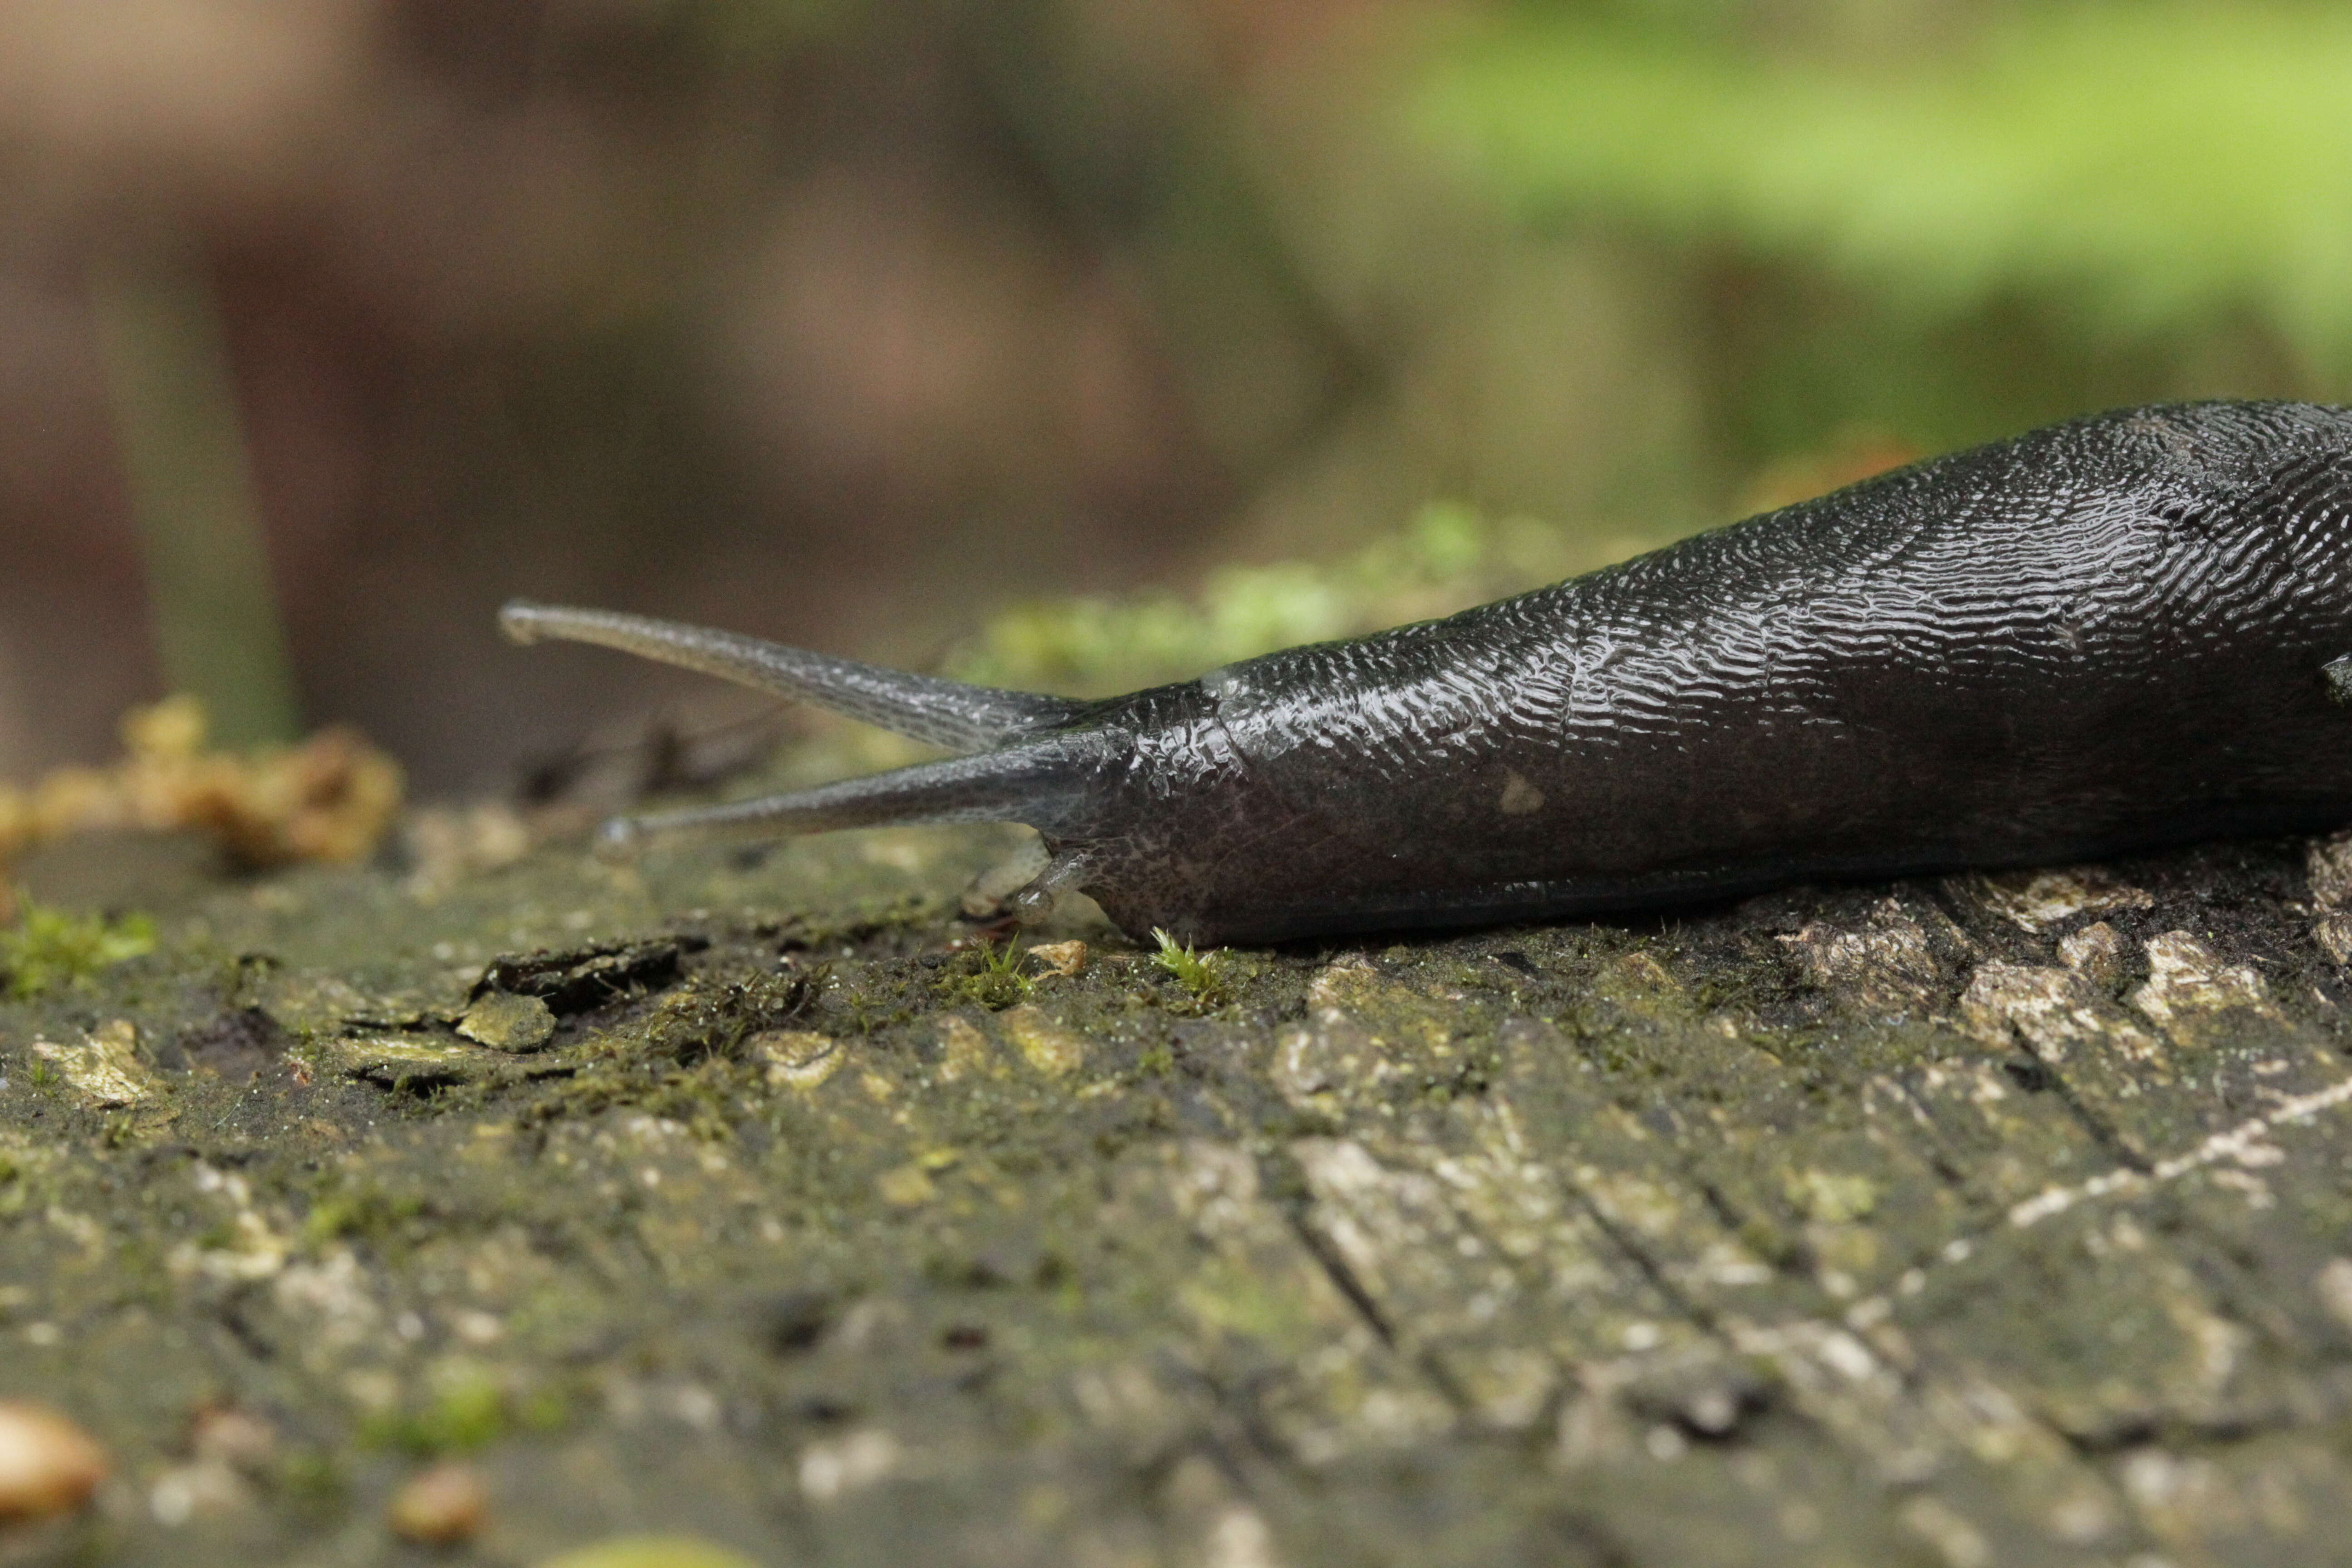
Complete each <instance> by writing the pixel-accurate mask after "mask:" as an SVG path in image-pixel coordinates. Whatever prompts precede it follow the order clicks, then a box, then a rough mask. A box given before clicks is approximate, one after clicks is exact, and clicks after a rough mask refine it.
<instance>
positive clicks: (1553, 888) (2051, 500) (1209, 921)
mask: <svg viewBox="0 0 2352 1568" xmlns="http://www.w3.org/2000/svg"><path fill="white" fill-rule="evenodd" d="M505 619H506V624H507V626H508V628H509V632H510V633H512V634H514V635H517V636H520V637H532V636H538V635H551V636H559V637H574V638H581V639H584V640H590V641H598V642H604V643H608V644H612V645H614V646H619V647H627V648H630V649H632V650H633V651H637V652H641V653H648V654H651V655H652V656H654V657H657V658H667V659H670V660H672V661H673V662H678V663H684V664H688V665H691V666H694V667H696V668H705V669H709V670H711V671H712V672H714V673H720V674H726V675H730V676H731V677H733V678H735V679H746V680H750V681H751V683H753V684H758V685H762V686H766V687H768V688H770V689H778V690H784V691H788V692H791V693H793V694H795V695H799V696H803V697H806V698H809V699H811V700H817V701H821V702H824V703H827V704H828V705H830V706H834V707H835V708H838V709H840V710H844V711H846V712H849V713H851V714H853V716H856V717H860V718H864V719H866V720H869V721H874V722H877V723H883V724H886V725H888V726H890V727H892V728H895V729H899V730H901V731H906V732H909V733H916V734H919V735H920V736H922V737H923V738H925V739H929V740H933V741H935V742H941V743H945V744H949V745H961V746H977V747H981V748H982V749H981V750H978V751H976V752H974V753H973V754H971V755H967V756H962V757H957V758H953V759H950V760H949V761H946V762H941V763H924V764H919V765H918V766H916V767H913V768H907V769H900V770H898V771H897V772H895V773H884V774H879V775H877V776H875V777H873V778H870V779H858V780H851V781H847V782H845V783H844V784H834V785H828V786H825V787H824V788H822V789H818V790H814V791H808V792H804V793H803V794H801V795H785V796H777V797H772V799H769V800H766V801H755V802H749V803H745V804H743V805H736V806H726V807H719V808H716V809H714V810H709V811H702V812H693V813H680V814H677V815H675V816H672V817H669V818H666V819H665V818H656V819H651V820H650V821H649V822H648V823H647V824H646V826H654V827H662V826H765V827H768V828H771V829H772V830H775V831H803V830H812V829H818V828H827V827H838V826H869V825H875V824H879V823H891V822H914V821H956V820H983V819H986V820H1011V821H1019V822H1025V823H1027V824H1029V825H1030V826H1034V827H1035V828H1036V829H1038V831H1039V832H1040V834H1041V835H1042V836H1043V837H1044V838H1045V845H1046V847H1047V848H1048V849H1049V850H1050V851H1051V853H1052V860H1051V863H1050V865H1049V866H1048V868H1046V870H1045V874H1044V876H1043V877H1042V878H1041V879H1039V883H1038V886H1040V887H1041V888H1052V887H1067V886H1075V887H1077V888H1079V889H1083V890H1084V891H1086V892H1087V893H1088V894H1090V895H1091V896H1092V897H1093V898H1094V899H1095V900H1097V902H1098V903H1099V904H1100V905H1101V906H1102V907H1103V909H1104V910H1105V911H1106V912H1107V913H1108V915H1109V916H1110V917H1111V918H1112V919H1113V920H1114V921H1117V922H1118V924H1119V925H1120V926H1121V927H1123V928H1124V929H1126V930H1127V931H1130V932H1141V931H1145V930H1148V929H1150V928H1152V927H1155V926H1157V927H1164V928H1166V929H1168V930H1170V931H1172V932H1174V933H1175V934H1177V935H1178V936H1180V937H1184V938H1188V939H1191V940H1195V941H1202V942H1233V941H1273V940H1279V939H1283V938H1287V937H1297V936H1306V935H1313V934H1318V933H1327V932H1335V931H1364V930H1378V929H1382V928H1394V927H1402V926H1429V925H1441V924H1463V923H1474V922H1482V921H1502V920H1523V919H1533V918H1540V917H1546V916H1558V915H1572V914H1581V913H1588V912H1593V911H1599V910H1612V909H1622V908H1627V907H1633V906H1639V905H1643V904H1656V903H1664V902H1670V901H1675V900H1690V899H1696V898H1703V897H1715V896H1721V895H1726V894H1732V893H1738V892H1746V891H1752V890H1755V889H1761V888H1765V887H1769V886H1771V885H1774V884H1776V883H1781V882H1787V881H1791V880H1799V879H1812V878H1857V877H1870V878H1875V877H1888V876H1896V875H1903V874H1908V873H1917V872H1925V871H1933V870H1942V869H1949V868H1958V867H1964V866H2000V865H2025V864H2033V863H2037V862H2048V861H2055V860H2067V859H2079V858H2095V857H2098V856H2101V855H2106V854H2112V853H2116V852H2118V851H2121V850H2125V849H2129V848H2136V847H2147V846H2154V845H2158V844H2165V843H2174V842H2180V841H2185V840H2189V839H2196V838H2202V837H2222V836H2231V835H2248V834H2267V833H2284V832H2291V831H2316V830H2320V829H2323V828H2326V827H2330V826H2336V825H2337V824H2339V823H2341V822H2343V821H2345V820H2347V819H2352V709H2347V708H2346V707H2344V706H2342V705H2341V701H2342V698H2341V697H2340V696H2338V695H2337V689H2338V688H2339V687H2342V688H2346V689H2352V679H2347V673H2352V663H2347V664H2345V665H2342V666H2338V667H2337V668H2336V669H2334V670H2330V669H2329V668H2327V667H2328V666H2330V665H2331V663H2333V661H2336V660H2338V659H2342V658H2346V656H2347V655H2352V412H2347V411H2344V410H2338V409H2332V408H2323V407H2316V406H2311V405H2295V404H2275V403H2273V404H2196V405H2177V406H2165V407H2156V408H2147V409H2137V410H2127V411H2124V412H2121V413H2116V414H2109V415H2103V416H2096V417H2094V418H2088V419H2083V420H2077V421H2074V422H2072V423H2069V424H2065V425H2060V426H2052V427H2050V428H2047V429H2043V430H2038V431H2034V432H2032V433H2030V434H2028V435H2025V436H2021V437H2016V438H2014V439H2011V440H2008V441H2002V442H1998V443H1995V444H1993V445H1991V446H1988V447H1978V448H1975V449H1973V450H1970V451H1967V452H1961V453H1957V454H1954V455H1951V456H1948V457H1945V458H1936V459H1933V460H1931V461H1928V462H1925V463H1921V464H1918V465H1916V466H1914V467H1912V468H1905V469H1902V470H1899V471H1897V472H1895V473H1891V474H1886V475H1883V476H1881V477H1879V478H1877V479H1871V480H1868V481H1865V482H1864V483H1863V484H1860V485H1856V486H1853V487H1852V488H1850V489H1844V490H1841V491H1839V492H1837V493H1836V494H1834V495H1830V496H1826V497H1823V498H1822V499H1820V500H1812V501H1807V502H1804V503H1802V504H1801V505H1797V506H1792V507H1788V508H1785V509H1783V510H1779V511H1775V512H1770V513H1767V514H1765V515H1763V516H1761V517H1757V518H1751V519H1749V520H1748V521H1745V522H1741V523H1737V524H1734V525H1732V526H1730V527H1727V528H1722V529H1718V530H1716V531H1712V532H1709V533H1705V534H1701V535H1698V536H1696V537H1695V538H1692V539H1688V540H1685V541H1684V542H1681V543H1678V544H1675V545H1672V546H1669V547H1668V548H1666V549H1664V550H1660V551H1657V552H1654V553H1652V554H1648V555H1644V556H1642V557H1640V558H1638V559H1636V560H1633V561H1629V562H1627V563H1623V564H1622V565H1618V566H1612V567H1609V568H1606V569H1604V570H1602V571H1599V572H1594V573H1591V574H1588V575H1586V576H1582V577H1579V578H1575V579H1573V580H1571V581H1570V582H1567V583H1563V584H1558V585H1556V586H1554V587H1550V588H1546V589H1541V590H1538V592H1535V593H1531V594H1527V595H1520V596H1519V597H1517V598H1513V599H1507V600H1504V601H1502V602H1500V603H1498V604H1494V605H1485V606H1482V607H1480V608H1478V609H1475V610H1469V611H1465V612H1464V613H1462V614H1460V615H1457V616H1450V617H1447V618H1445V619H1444V620H1438V621H1430V622H1425V623H1422V624H1420V625H1416V626H1403V627H1400V628H1398V629H1396V630H1393V631H1389V632H1383V633H1381V634H1378V635H1376V636H1372V637H1362V638H1359V639H1355V640H1352V641H1348V642H1339V643H1328V644H1320V645H1316V646H1312V647H1299V648H1293V649H1289V650H1286V651H1285V652H1281V653H1275V654H1269V655H1267V656H1265V657H1264V658H1254V659H1249V660H1245V661H1244V662H1241V663H1238V664H1234V665H1229V666H1227V667H1225V668H1222V669H1218V670H1215V671H1212V672H1211V673H1210V674H1208V675H1205V676H1203V677H1202V678H1201V679H1198V680H1194V681H1189V682H1186V683H1183V684H1181V685H1176V686H1168V687H1160V688H1156V689H1150V690H1147V691H1140V692H1136V693H1134V694H1132V695H1129V696H1126V697H1120V698H1114V699H1111V700H1106V701H1099V702H1078V701H1072V700H1064V699H1058V698H1047V697H1035V696H1030V695H1027V694H1024V693H1015V692H1001V691H991V690H987V689H979V688H971V687H961V686H957V685H954V684H953V683H950V682H945V681H937V680H931V679H927V678H921V677H913V676H905V675H899V674H897V673H896V672H891V671H885V670H878V669H876V668H873V667H870V666H863V665H856V664H852V663H850V662H848V661H845V660H832V659H825V658H823V657H822V656H818V655H813V654H806V653H803V652H801V651H799V650H796V649H788V648H781V647H775V646H774V645H770V644H762V643H755V642H752V641H751V639H747V638H735V637H728V636H727V635H726V634H720V633H708V632H699V631H695V630H692V629H690V628H684V627H676V626H666V625H664V624H663V623H658V622H646V621H642V620H639V619H637V618H636V617H632V616H613V615H609V614H605V613H604V612H595V611H573V610H560V609H551V608H545V607H541V606H535V605H511V606H509V609H508V611H507V614H506V617H505Z"/></svg>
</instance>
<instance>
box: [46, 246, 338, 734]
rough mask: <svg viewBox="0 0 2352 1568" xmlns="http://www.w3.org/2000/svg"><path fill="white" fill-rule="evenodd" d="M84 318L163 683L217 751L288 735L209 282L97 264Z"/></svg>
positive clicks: (192, 270) (288, 703)
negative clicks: (206, 729) (194, 705)
mask: <svg viewBox="0 0 2352 1568" xmlns="http://www.w3.org/2000/svg"><path fill="white" fill-rule="evenodd" d="M90 314H91V317H92V319H93V321H95V322H96V324H97V331H98V342H99V349H100V354H101V355H102V357H103V362H104V364H105V371H106V385H107V395H108V400H109V402H110V405H112V409H113V415H114V429H115V437H116V440H117V441H118V442H119V443H120V445H121V455H122V466H123V473H124V479H125V481H126V484H127V488H128V489H129V492H130V497H131V511H132V513H133V515H134V516H135V517H136V519H137V521H138V525H139V533H140V540H141V544H142V550H143V552H144V553H145V557H146V564H147V595H148V613H149V615H150V616H151V617H152V624H153V629H154V637H155V648H156V655H157V658H158V659H159V660H160V661H161V663H162V665H163V679H164V684H165V689H167V690H171V691H184V692H189V693H192V694H194V696H196V697H198V698H201V699H202V700H203V701H204V704H205V709H206V710H207V711H208V712H209V713H210V714H211V715H212V721H213V731H214V733H215V735H216V736H217V737H218V740H219V742H220V743H221V744H223V745H226V746H230V747H239V746H255V745H263V744H268V743H271V742H289V741H292V740H293V739H294V738H295V737H296V735H297V734H298V733H299V730H300V716H299V710H298V706H297V703H296V700H295V696H294V678H293V671H292V668H291V667H290V666H289V662H288V659H287V655H286V638H285V634H284V632H283V630H282V628H281V627H280V626H279V623H278V598H277V594H276V592H275V590H274V588H273V585H272V584H271V580H270V571H269V558H268V552H267V551H266V550H265V549H264V547H263V543H262V538H261V528H260V519H259V516H258V511H257V507H256V506H255V503H254V496H253V482H252V476H251V474H250V472H249V471H248V469H247V462H246V449H245V429H244V424H243V421H242V420H241V418H240V417H239V415H238V409H237V401H236V384H235V382H234V380H233V378H232V377H231V375H230V372H229V364H228V351H227V345H226V339H225V337H224V335H223V332H222V329H221V322H220V315H219V310H218V308H217V305H216V303H215V300H214V297H213V290H212V285H211V280H210V279H208V278H206V277H205V274H204V271H203V269H202V268H201V267H200V266H199V265H197V264H195V263H194V261H193V260H191V259H188V258H163V257H154V258H142V259H141V260H139V261H137V262H135V263H125V262H119V261H118V262H113V263H101V264H100V266H99V267H98V268H95V269H94V270H93V272H92V275H91V280H90Z"/></svg>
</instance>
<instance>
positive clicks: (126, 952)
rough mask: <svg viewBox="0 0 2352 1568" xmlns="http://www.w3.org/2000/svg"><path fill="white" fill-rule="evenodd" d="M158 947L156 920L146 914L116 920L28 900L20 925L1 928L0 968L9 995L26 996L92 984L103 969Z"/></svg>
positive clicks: (18, 998)
mask: <svg viewBox="0 0 2352 1568" xmlns="http://www.w3.org/2000/svg"><path fill="white" fill-rule="evenodd" d="M154 950H155V923H154V922H153V921H151V920H149V919H148V918H147V917H146V916H145V915H125V916H123V917H122V918H121V919H120V920H111V921H110V920H108V919H107V918H106V917H105V916H103V915H77V914H71V913H68V911H66V910H53V909H48V908H47V907H45V906H43V905H40V904H32V903H28V904H26V906H25V913H24V918H23V919H22V920H20V921H18V922H17V924H16V928H15V929H14V930H12V931H0V972H5V973H6V975H7V984H8V994H9V995H10V996H12V997H14V998H16V999H17V1000H19V1001H23V1000H25V999H26V998H28V997H33V996H38V995H40V994H43V993H44V992H48V991H54V990H58V989H59V988H60V987H65V986H81V985H88V984H89V983H90V981H91V980H92V979H93V978H95V977H96V976H97V974H98V973H99V972H100V970H103V969H107V968H110V967H111V966H113V965H115V964H118V963H122V962H124V961H125V960H127V959H132V958H137V957H139V956H140V955H142V953H148V952H153V951H154Z"/></svg>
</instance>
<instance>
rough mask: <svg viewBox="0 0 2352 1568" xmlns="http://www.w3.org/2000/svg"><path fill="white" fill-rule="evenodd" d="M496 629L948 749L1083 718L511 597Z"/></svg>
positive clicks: (1042, 703) (931, 681)
mask: <svg viewBox="0 0 2352 1568" xmlns="http://www.w3.org/2000/svg"><path fill="white" fill-rule="evenodd" d="M499 629H500V630H502V631H504V632H505V633H506V635H507V637H508V638H509V640H510V641H513V642H518V643H532V642H537V641H539V640H540V639H541V638H542V637H557V638H561V639H562V640H564V641H567V642H585V643H597V644H600V645H602V646H603V647H612V648H619V649H620V650H621V651H622V652H624V653H633V654H635V655H637V656H638V657H640V658H652V659H659V660H660V661H661V662H662V663H664V664H675V665H679V666H682V667H683V668H687V669H692V670H698V671H699V672H701V673H702V674H704V675H715V676H718V677H719V678H720V679H725V680H732V681H735V682H736V683H738V684H739V685H742V686H750V687H753V688H756V689H759V690H761V691H772V692H775V693H777V694H778V695H780V696H784V697H792V698H797V699H799V700H802V701H804V702H814V703H815V704H816V705H817V706H818V707H820V708H824V709H828V710H831V711H833V712H835V713H838V714H841V715H842V716H843V717H844V718H847V719H855V720H856V721H858V722H860V723H862V724H871V725H873V726H875V727H876V728H877V729H880V730H887V731H891V732H892V733H893V734H898V735H905V736H907V737H908V739H910V740H916V741H923V742H929V743H930V744H931V745H934V746H945V747H950V748H951V749H955V750H967V749H970V748H972V747H978V746H993V745H997V744H1000V743H1002V742H1005V741H1010V740H1015V739H1018V738H1019V737H1021V736H1024V735H1034V734H1037V733H1040V732H1042V731H1048V730H1054V729H1057V728H1059V727H1060V726H1062V725H1064V724H1066V723H1069V722H1070V721H1072V720H1074V719H1076V718H1077V717H1078V716H1079V715H1080V714H1082V713H1084V712H1085V711H1086V710H1087V704H1085V703H1083V702H1076V701H1073V700H1070V699H1068V698H1066V697H1042V696H1038V695H1036V694H1034V693H1032V692H1027V691H1000V690H998V689H995V688H993V687H988V686H967V685H965V684H963V683H962V682H961V681H957V680H942V679H940V678H939V677H937V676H931V675H912V674H909V673H908V672H907V671H905V670H899V669H886V668H883V667H881V666H880V665H875V664H863V663H860V662H859V661H858V660H856V659H854V658H833V657H832V656H831V655H828V654H822V653H812V652H810V651H809V650H807V649H806V648H797V647H787V646H785V645H784V644H782V643H772V642H765V641H762V640H761V639H760V638H758V637H743V636H740V635H739V634H737V633H734V632H722V631H713V630H710V629H709V628H707V627H703V626H683V625H681V624H679V623H677V622H676V621H659V620H655V619H653V618H652V617H651V616H629V615H623V614H620V613H619V612H617V611H614V610H583V609H574V608H572V607H570V606H568V605H538V604H533V603H531V602H530V600H527V599H516V600H513V601H511V602H510V603H509V604H508V605H507V606H506V607H505V608H504V609H502V610H500V611H499Z"/></svg>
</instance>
